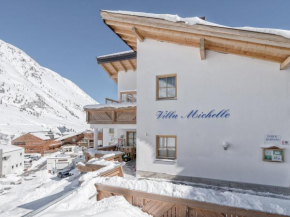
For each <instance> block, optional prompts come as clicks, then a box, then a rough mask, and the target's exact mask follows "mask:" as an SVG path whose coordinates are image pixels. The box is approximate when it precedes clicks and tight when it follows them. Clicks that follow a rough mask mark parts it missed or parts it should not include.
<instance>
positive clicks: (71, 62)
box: [0, 0, 290, 103]
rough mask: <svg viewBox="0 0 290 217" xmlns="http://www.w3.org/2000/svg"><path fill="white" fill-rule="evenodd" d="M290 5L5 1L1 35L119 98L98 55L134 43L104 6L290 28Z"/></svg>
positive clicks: (220, 0) (87, 86)
mask: <svg viewBox="0 0 290 217" xmlns="http://www.w3.org/2000/svg"><path fill="white" fill-rule="evenodd" d="M289 8H290V1H289V0H239V1H238V0H199V1H196V0H175V1H171V0H146V1H139V0H103V1H101V0H61V1H59V0H46V1H45V0H0V39H1V40H4V41H6V42H8V43H11V44H13V45H15V46H16V47H19V48H20V49H22V50H23V51H25V52H26V53H27V54H28V55H30V56H31V57H32V58H33V59H35V60H36V61H37V62H38V63H40V64H41V65H42V66H45V67H47V68H50V69H52V70H54V71H56V72H58V73H59V74H61V75H62V76H64V77H66V78H68V79H70V80H72V81H73V82H75V83H76V84H77V85H78V86H79V87H80V88H82V89H83V90H84V91H85V92H86V93H88V94H89V95H90V96H91V97H93V98H94V99H95V100H97V101H98V102H100V103H103V102H104V99H105V98H106V97H109V98H113V99H116V98H117V86H116V84H115V83H114V82H113V81H112V80H111V79H110V78H109V77H108V75H107V74H106V73H105V72H104V71H103V70H102V69H101V67H100V66H99V65H98V64H97V63H96V61H95V57H96V56H99V55H104V54H109V53H114V52H119V51H123V50H128V49H129V48H128V47H127V45H126V44H125V43H124V42H122V41H121V40H120V39H119V38H118V37H117V36H116V35H115V34H113V32H112V31H111V30H110V29H109V28H108V27H107V26H106V25H104V23H103V22H102V20H101V18H100V10H102V9H107V10H128V11H141V12H148V13H169V14H178V15H179V16H181V17H191V16H206V19H207V20H208V21H211V22H215V23H219V24H223V25H228V26H233V27H240V26H254V27H267V28H281V29H288V30H290V15H289Z"/></svg>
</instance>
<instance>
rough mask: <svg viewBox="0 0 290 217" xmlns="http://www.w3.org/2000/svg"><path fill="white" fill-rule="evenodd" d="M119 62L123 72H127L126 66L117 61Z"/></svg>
mask: <svg viewBox="0 0 290 217" xmlns="http://www.w3.org/2000/svg"><path fill="white" fill-rule="evenodd" d="M119 64H120V66H121V68H122V69H123V70H124V71H125V72H127V69H126V67H125V66H124V65H123V63H122V62H121V61H119Z"/></svg>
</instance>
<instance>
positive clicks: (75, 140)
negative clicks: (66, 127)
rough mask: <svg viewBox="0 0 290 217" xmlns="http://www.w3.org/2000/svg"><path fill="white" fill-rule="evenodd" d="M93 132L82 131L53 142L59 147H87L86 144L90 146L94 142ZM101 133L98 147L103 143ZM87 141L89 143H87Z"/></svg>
mask: <svg viewBox="0 0 290 217" xmlns="http://www.w3.org/2000/svg"><path fill="white" fill-rule="evenodd" d="M93 135H94V134H93V131H82V132H76V133H70V134H68V135H64V136H62V137H60V138H58V139H56V140H55V144H61V145H79V146H87V145H88V144H92V143H93V141H94V136H93ZM102 137H103V135H102V132H100V133H99V137H98V141H99V146H101V145H102V141H103V138H102ZM88 140H89V141H88Z"/></svg>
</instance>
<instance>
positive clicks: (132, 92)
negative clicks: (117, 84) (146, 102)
mask: <svg viewBox="0 0 290 217" xmlns="http://www.w3.org/2000/svg"><path fill="white" fill-rule="evenodd" d="M123 94H127V95H129V94H130V95H131V97H132V98H131V102H132V103H133V102H134V94H136V95H137V91H121V92H120V100H119V102H120V103H122V95H123ZM136 102H137V97H136Z"/></svg>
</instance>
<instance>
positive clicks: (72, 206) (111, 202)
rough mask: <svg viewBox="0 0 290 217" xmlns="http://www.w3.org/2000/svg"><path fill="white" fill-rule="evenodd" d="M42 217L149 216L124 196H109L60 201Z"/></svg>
mask: <svg viewBox="0 0 290 217" xmlns="http://www.w3.org/2000/svg"><path fill="white" fill-rule="evenodd" d="M41 216H43V217H62V216H69V217H79V216H87V217H90V216H94V217H149V216H150V215H148V214H146V213H144V212H142V211H141V210H140V209H139V208H137V207H134V206H132V205H131V204H129V203H128V202H127V201H126V200H125V198H124V197H121V196H117V197H110V198H106V199H103V200H101V201H92V200H87V201H86V202H85V203H83V204H80V203H75V202H74V203H71V201H67V202H66V203H61V204H59V205H58V206H56V207H55V208H54V209H53V210H52V211H51V212H49V213H46V214H43V215H41Z"/></svg>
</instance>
